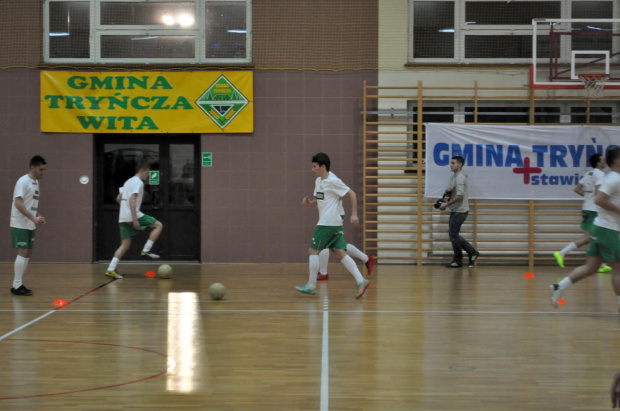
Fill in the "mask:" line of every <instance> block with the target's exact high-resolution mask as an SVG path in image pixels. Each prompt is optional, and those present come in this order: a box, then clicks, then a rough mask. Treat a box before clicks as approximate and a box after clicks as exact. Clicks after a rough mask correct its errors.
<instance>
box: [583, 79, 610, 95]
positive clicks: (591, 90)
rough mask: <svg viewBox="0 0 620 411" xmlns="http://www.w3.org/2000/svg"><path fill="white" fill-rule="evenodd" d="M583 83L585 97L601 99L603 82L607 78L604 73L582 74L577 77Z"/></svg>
mask: <svg viewBox="0 0 620 411" xmlns="http://www.w3.org/2000/svg"><path fill="white" fill-rule="evenodd" d="M578 77H579V78H580V79H581V81H583V86H584V89H585V91H586V97H602V96H603V90H605V82H606V81H607V79H608V78H609V74H606V73H583V74H579V76H578Z"/></svg>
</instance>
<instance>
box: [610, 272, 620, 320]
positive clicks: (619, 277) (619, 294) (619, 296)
mask: <svg viewBox="0 0 620 411" xmlns="http://www.w3.org/2000/svg"><path fill="white" fill-rule="evenodd" d="M609 265H610V266H611V269H612V270H613V275H612V277H611V286H612V287H613V289H614V293H615V294H616V300H617V301H618V310H619V311H620V261H615V262H613V263H611V262H610V263H609Z"/></svg>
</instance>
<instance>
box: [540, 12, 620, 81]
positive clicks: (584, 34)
mask: <svg viewBox="0 0 620 411" xmlns="http://www.w3.org/2000/svg"><path fill="white" fill-rule="evenodd" d="M532 29H533V31H532V67H531V72H530V84H531V86H532V87H537V88H557V89H561V88H565V89H571V88H583V87H584V86H583V82H582V80H581V79H580V77H579V75H580V74H584V73H601V74H607V75H608V76H609V77H608V79H607V82H606V83H605V88H620V19H544V18H540V19H534V20H532Z"/></svg>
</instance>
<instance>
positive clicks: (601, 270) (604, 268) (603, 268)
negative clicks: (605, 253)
mask: <svg viewBox="0 0 620 411" xmlns="http://www.w3.org/2000/svg"><path fill="white" fill-rule="evenodd" d="M611 270H612V268H611V267H610V266H608V265H607V264H604V265H602V266H601V267H600V268H599V269H598V272H599V273H608V272H610V271H611Z"/></svg>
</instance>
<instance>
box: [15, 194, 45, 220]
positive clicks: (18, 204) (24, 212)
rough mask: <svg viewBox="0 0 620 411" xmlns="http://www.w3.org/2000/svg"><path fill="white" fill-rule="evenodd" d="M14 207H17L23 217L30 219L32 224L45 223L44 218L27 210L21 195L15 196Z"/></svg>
mask: <svg viewBox="0 0 620 411" xmlns="http://www.w3.org/2000/svg"><path fill="white" fill-rule="evenodd" d="M15 208H17V210H18V211H19V212H20V213H22V215H23V216H24V217H26V218H27V219H28V220H30V221H32V222H33V223H34V225H43V224H45V218H43V217H41V216H38V215H33V214H32V213H31V212H30V211H28V209H27V208H26V206H25V205H24V199H23V198H22V197H15Z"/></svg>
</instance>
